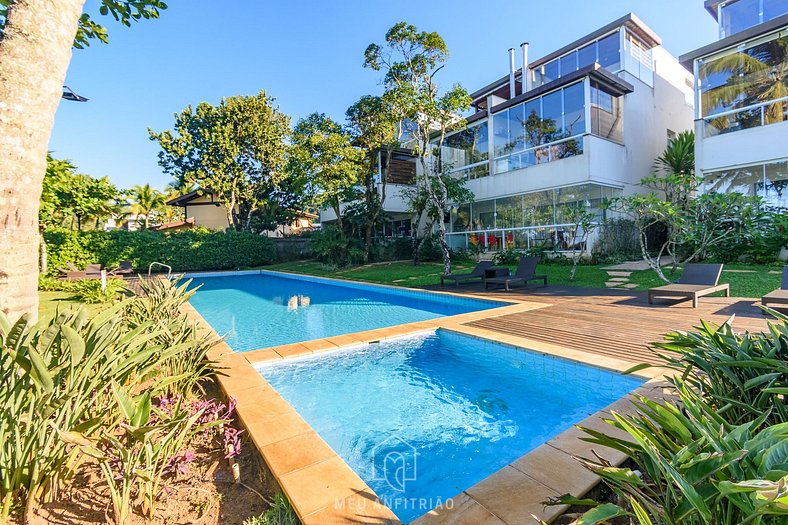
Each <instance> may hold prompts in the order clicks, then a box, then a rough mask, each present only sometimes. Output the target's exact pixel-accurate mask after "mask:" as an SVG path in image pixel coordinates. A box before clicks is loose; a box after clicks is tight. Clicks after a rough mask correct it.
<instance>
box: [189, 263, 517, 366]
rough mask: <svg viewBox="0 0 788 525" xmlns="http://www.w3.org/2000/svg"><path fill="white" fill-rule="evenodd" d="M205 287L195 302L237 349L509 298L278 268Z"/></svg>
mask: <svg viewBox="0 0 788 525" xmlns="http://www.w3.org/2000/svg"><path fill="white" fill-rule="evenodd" d="M198 285H202V286H201V288H200V289H199V290H198V291H197V293H196V294H194V296H193V297H192V298H191V299H190V301H189V302H190V303H191V304H192V306H194V308H195V309H196V310H197V311H198V312H199V313H200V315H202V316H203V318H204V319H205V320H206V321H207V322H208V323H209V324H210V325H211V327H213V329H214V330H215V331H216V332H217V333H218V334H220V335H225V334H226V335H227V336H228V337H227V344H229V345H230V347H231V348H232V349H233V350H235V351H236V352H246V351H249V350H257V349H259V348H266V347H269V346H276V345H283V344H289V343H297V342H300V341H309V340H310V339H320V338H323V337H331V336H334V335H342V334H349V333H353V332H361V331H364V330H372V329H374V328H384V327H387V326H395V325H398V324H405V323H413V322H416V321H426V320H429V319H435V318H438V317H442V316H446V315H456V314H462V313H467V312H473V311H476V310H485V309H488V308H496V307H499V306H504V305H505V304H506V303H500V302H493V301H482V300H474V299H463V298H458V297H452V296H445V295H439V294H432V293H428V292H418V291H413V290H397V289H390V288H386V287H381V286H370V285H364V284H359V283H350V282H348V283H341V282H340V283H337V282H335V281H329V280H326V279H316V278H307V277H303V276H288V275H283V274H274V273H256V274H244V275H229V276H216V277H204V278H194V279H193V281H192V287H195V286H198Z"/></svg>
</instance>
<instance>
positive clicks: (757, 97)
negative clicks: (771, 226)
mask: <svg viewBox="0 0 788 525" xmlns="http://www.w3.org/2000/svg"><path fill="white" fill-rule="evenodd" d="M705 7H706V9H707V10H708V11H709V13H710V14H711V15H712V16H713V17H714V18H715V20H717V22H718V24H719V36H720V39H719V40H718V41H717V42H714V43H712V44H709V45H707V46H704V47H702V48H700V49H697V50H695V51H692V52H691V53H687V54H686V55H683V56H682V57H681V58H680V60H681V62H682V64H683V65H684V66H685V67H686V68H687V69H689V70H691V71H693V72H694V75H695V78H696V79H697V83H696V86H695V100H696V103H695V107H696V113H695V133H696V144H695V158H696V171H697V172H698V173H700V174H702V175H703V177H704V179H705V182H704V189H705V190H706V191H736V192H739V193H743V194H747V195H759V196H761V197H763V198H764V199H765V200H766V201H767V203H768V204H769V205H771V206H775V207H780V208H788V191H787V190H788V0H729V1H726V2H723V1H720V0H706V2H705Z"/></svg>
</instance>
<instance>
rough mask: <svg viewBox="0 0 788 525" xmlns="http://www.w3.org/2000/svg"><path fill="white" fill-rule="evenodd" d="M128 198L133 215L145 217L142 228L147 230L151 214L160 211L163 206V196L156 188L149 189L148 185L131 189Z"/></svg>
mask: <svg viewBox="0 0 788 525" xmlns="http://www.w3.org/2000/svg"><path fill="white" fill-rule="evenodd" d="M129 196H130V197H131V199H132V205H131V208H132V210H133V212H134V214H135V215H137V216H139V215H143V216H144V217H145V222H144V223H143V226H144V228H145V229H146V230H147V229H148V227H150V218H151V214H152V213H154V212H156V211H159V210H161V209H162V208H163V207H164V205H165V197H164V194H163V193H162V192H160V191H159V190H157V189H156V188H151V186H150V184H145V185H144V186H140V185H138V186H134V187H133V188H131V190H129Z"/></svg>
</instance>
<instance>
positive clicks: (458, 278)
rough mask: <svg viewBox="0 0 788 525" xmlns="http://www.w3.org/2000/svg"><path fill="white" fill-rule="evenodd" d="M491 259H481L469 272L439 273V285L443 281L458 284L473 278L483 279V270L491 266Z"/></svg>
mask: <svg viewBox="0 0 788 525" xmlns="http://www.w3.org/2000/svg"><path fill="white" fill-rule="evenodd" d="M492 265H493V262H492V261H481V262H480V263H479V264H477V265H476V268H474V269H473V271H472V272H471V273H452V274H449V275H441V286H444V284H443V283H444V281H454V284H455V285H457V286H459V285H460V283H461V282H463V283H464V282H468V281H472V280H474V279H481V280H484V271H485V270H487V269H488V268H491V267H492Z"/></svg>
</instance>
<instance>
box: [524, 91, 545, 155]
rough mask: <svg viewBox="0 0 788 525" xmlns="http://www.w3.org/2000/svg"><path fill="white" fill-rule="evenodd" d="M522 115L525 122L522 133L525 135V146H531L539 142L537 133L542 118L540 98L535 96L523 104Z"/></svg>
mask: <svg viewBox="0 0 788 525" xmlns="http://www.w3.org/2000/svg"><path fill="white" fill-rule="evenodd" d="M523 110H524V111H523V115H524V118H525V124H524V126H523V128H524V129H523V134H524V135H525V137H524V139H525V147H526V148H532V147H534V146H538V145H539V144H540V142H539V140H540V135H539V133H538V130H539V123H540V122H541V118H542V99H541V97H540V98H537V99H534V100H529V101H528V102H526V103H525V104H523Z"/></svg>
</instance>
